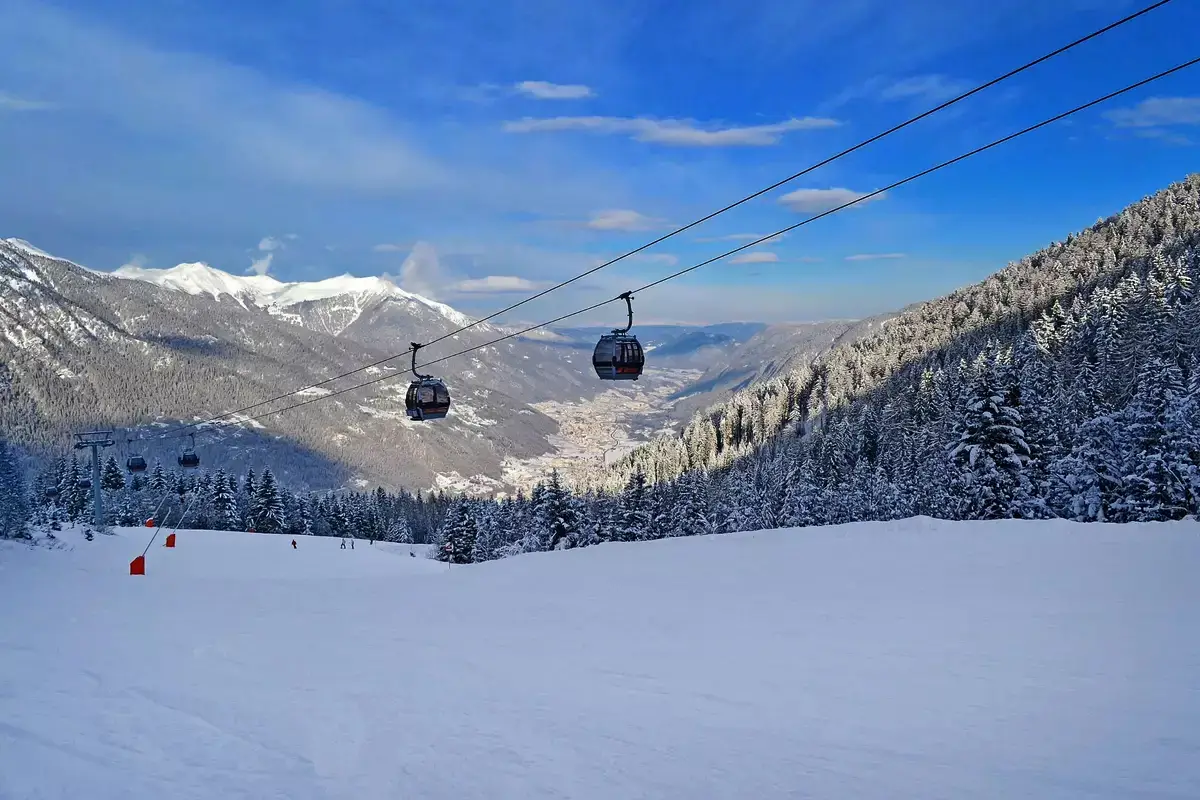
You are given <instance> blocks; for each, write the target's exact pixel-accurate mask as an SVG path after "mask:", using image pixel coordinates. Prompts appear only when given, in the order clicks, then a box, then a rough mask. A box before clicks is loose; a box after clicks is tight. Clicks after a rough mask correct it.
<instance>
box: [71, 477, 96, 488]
mask: <svg viewBox="0 0 1200 800" xmlns="http://www.w3.org/2000/svg"><path fill="white" fill-rule="evenodd" d="M75 485H76V486H78V487H79V488H80V489H83V490H84V491H87V490H88V489H90V488H92V482H91V480H90V479H88V478H83V479H82V480H80V481H79V482H78V483H76V484H75Z"/></svg>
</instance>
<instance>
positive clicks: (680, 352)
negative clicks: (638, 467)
mask: <svg viewBox="0 0 1200 800" xmlns="http://www.w3.org/2000/svg"><path fill="white" fill-rule="evenodd" d="M0 286H3V289H4V291H3V301H2V302H0V365H2V366H0V374H2V377H3V380H2V382H0V391H2V392H3V400H4V402H3V403H0V429H2V430H4V431H5V432H6V435H7V436H8V437H9V438H11V439H12V440H14V441H16V442H17V443H19V444H22V445H24V446H26V448H27V449H28V450H29V451H30V452H31V453H32V454H33V455H34V456H38V455H48V454H50V453H52V452H57V451H60V450H61V449H62V448H64V447H65V446H67V445H69V443H70V441H71V440H70V434H71V433H72V432H77V431H80V430H85V429H89V428H101V429H109V428H112V429H116V430H117V434H116V438H117V439H118V446H117V448H116V452H117V453H118V454H125V453H129V452H133V451H137V452H140V453H142V454H143V455H145V456H146V457H147V458H149V459H151V460H153V459H162V460H164V461H169V460H173V459H174V457H175V454H176V453H177V452H178V451H179V449H180V448H181V447H184V446H186V445H189V444H190V443H191V440H190V439H188V438H179V434H180V433H181V432H179V431H175V430H174V429H176V428H177V427H179V426H180V424H181V423H182V424H189V423H200V422H203V421H204V420H206V419H208V418H210V417H213V416H215V415H217V414H221V413H222V412H225V411H227V410H229V409H231V408H242V407H245V406H251V405H253V404H256V403H260V402H261V401H263V400H264V399H267V398H272V397H277V396H279V395H283V394H286V393H289V392H292V391H294V390H296V389H298V388H300V387H303V386H306V385H309V384H315V383H319V382H322V381H328V380H329V379H330V378H331V377H332V376H336V375H339V374H341V373H344V372H346V371H348V370H350V369H355V368H357V367H359V366H361V365H364V364H371V363H375V362H381V361H383V360H384V359H386V358H388V356H390V355H392V354H396V353H403V352H405V351H407V350H408V348H409V343H410V342H413V341H418V342H428V341H431V340H434V339H438V338H441V337H445V336H448V337H449V338H447V339H446V341H444V342H441V343H439V344H437V345H435V346H431V347H430V348H429V349H428V350H422V351H421V358H420V359H419V360H418V364H420V363H423V362H425V361H429V360H437V359H444V358H446V357H447V356H451V355H453V354H456V353H459V352H460V351H467V350H471V349H473V348H479V349H476V350H474V352H467V353H464V354H463V355H462V356H461V357H458V358H449V359H447V360H445V361H444V362H443V363H439V364H437V365H435V366H432V367H429V368H428V369H424V370H422V371H423V372H434V373H436V374H439V375H443V376H444V377H445V378H446V379H447V381H448V382H449V384H450V386H451V390H452V392H453V395H454V403H453V408H452V411H451V415H450V416H449V417H448V418H447V419H445V420H442V421H439V422H438V423H437V424H434V425H431V424H421V423H414V422H412V421H410V420H408V419H407V417H406V416H405V415H404V407H403V394H404V391H405V389H406V388H407V383H408V378H409V377H410V374H409V373H408V368H409V361H410V359H409V356H407V355H405V356H403V357H401V358H396V359H394V360H391V361H386V362H385V363H381V364H379V365H378V366H375V367H371V368H369V369H366V370H363V371H361V372H359V373H357V374H354V375H350V376H348V377H346V378H343V379H340V380H337V381H330V382H329V383H327V384H326V385H323V386H319V387H315V388H312V389H308V390H306V391H305V392H303V393H302V394H301V395H300V396H295V395H293V396H291V397H288V398H285V399H281V400H279V401H276V402H274V403H268V404H266V405H262V406H259V407H256V408H253V409H250V410H249V411H248V412H247V413H246V414H243V415H240V416H234V417H231V418H228V419H225V420H223V421H222V422H221V423H219V424H216V425H212V424H202V425H197V427H195V428H193V429H189V430H188V431H183V432H182V433H195V434H196V436H195V446H196V449H197V452H198V453H199V454H200V456H201V459H202V461H203V462H204V464H205V466H211V467H214V468H215V467H217V466H224V467H226V468H228V469H235V470H244V469H246V468H248V467H252V466H256V465H267V464H269V465H271V466H272V468H273V469H274V470H275V471H276V473H277V474H278V475H279V476H280V479H281V480H283V481H285V482H287V483H288V484H289V485H294V486H296V487H307V488H326V487H340V486H349V487H365V486H368V485H370V486H373V485H383V486H387V487H391V488H399V487H406V488H410V489H414V488H422V489H433V488H447V489H458V490H464V491H469V492H473V493H490V492H493V491H497V490H499V491H508V490H511V489H512V488H514V487H513V486H512V485H510V484H508V483H506V481H505V475H506V467H509V466H511V465H512V464H514V463H520V462H523V461H528V460H535V459H538V458H539V457H540V456H544V455H545V454H547V453H551V452H553V451H554V450H555V448H556V447H559V446H560V444H559V443H558V440H559V439H560V438H561V437H560V436H558V434H559V433H560V426H559V423H558V421H557V420H556V419H554V418H552V417H550V416H548V415H547V414H546V413H544V412H543V411H540V410H538V408H536V407H535V406H536V405H537V404H549V405H556V404H558V405H561V404H575V405H577V406H578V405H579V404H587V403H589V402H591V400H592V399H593V398H595V397H596V396H597V395H599V394H601V393H603V392H605V391H606V390H608V389H610V388H611V386H609V385H607V384H604V383H602V382H600V381H599V380H597V379H596V377H595V375H594V374H593V372H592V370H591V364H590V355H591V348H592V346H593V344H594V342H595V337H596V336H597V335H599V333H601V332H604V331H606V330H607V329H600V328H596V329H590V328H564V329H558V330H544V331H536V332H532V333H530V334H526V335H521V336H515V337H513V338H509V339H506V340H505V341H496V340H498V339H501V338H503V337H505V336H507V335H508V334H509V333H510V332H511V330H512V329H510V328H506V327H503V326H499V325H495V324H490V323H481V324H479V325H477V326H475V327H473V328H471V329H470V330H468V331H462V332H457V333H456V331H458V330H459V329H460V328H461V327H463V326H464V325H467V324H470V323H471V322H472V320H471V319H470V318H469V317H467V316H466V315H464V314H462V313H460V312H459V311H457V310H455V309H454V308H452V307H450V306H448V305H446V304H444V303H440V302H437V301H434V300H431V299H429V298H426V297H423V296H421V295H418V294H414V293H412V292H408V291H405V290H404V289H402V288H400V287H399V286H397V285H395V284H394V283H392V282H391V281H389V280H387V279H384V278H378V277H365V278H359V277H354V276H351V275H343V276H339V277H333V278H328V279H325V280H320V281H313V282H293V283H286V282H282V281H279V280H277V279H275V278H273V277H271V276H269V275H244V276H238V275H231V274H229V273H226V272H223V271H221V270H218V269H215V268H213V267H211V266H208V265H206V264H203V263H187V264H180V265H179V266H176V267H173V268H170V269H146V268H142V267H136V266H125V267H122V268H120V269H118V270H116V271H114V272H102V271H98V270H94V269H89V268H87V267H85V266H82V265H79V264H75V263H73V262H70V261H67V260H65V259H61V258H57V257H55V256H53V255H51V254H49V253H47V252H45V251H43V250H41V249H39V248H37V247H35V246H34V245H31V244H30V243H28V242H25V241H23V240H20V239H5V240H0ZM792 327H793V328H794V329H795V330H804V331H814V332H815V331H817V330H821V326H820V325H818V326H808V325H800V326H792ZM778 331H779V329H778V328H774V327H772V328H768V327H767V326H764V325H762V324H760V323H727V324H722V325H714V326H663V325H659V326H643V327H640V328H638V330H637V332H638V333H640V334H641V336H642V339H643V341H644V342H645V343H646V347H647V351H648V353H649V356H650V367H649V369H648V370H647V374H646V376H645V377H644V378H643V380H642V381H640V382H639V385H638V386H637V388H638V389H639V390H647V391H653V389H654V387H655V381H656V379H657V376H658V375H661V374H663V373H662V370H663V369H664V368H665V369H667V370H676V371H678V373H677V374H676V375H673V376H672V377H673V379H674V380H675V381H676V383H678V382H679V381H680V378H679V377H678V376H679V375H687V376H689V379H690V377H691V376H692V375H693V374H698V375H700V376H701V381H706V380H707V381H708V384H705V386H704V387H702V389H701V390H700V394H702V395H703V396H704V397H705V398H712V397H717V398H719V397H720V393H721V391H722V390H723V389H724V388H725V384H722V383H720V381H719V380H718V381H713V380H711V379H709V377H708V376H709V373H710V372H712V370H713V369H714V368H718V369H719V370H728V369H730V366H729V365H730V364H731V363H737V361H738V357H737V356H736V355H735V354H736V353H737V352H738V351H739V349H741V348H750V349H749V350H746V351H745V352H746V354H747V355H746V357H748V358H755V359H760V358H761V359H767V361H769V362H771V363H774V362H775V361H780V362H781V363H782V362H786V361H788V360H789V359H792V358H795V357H796V354H795V353H794V352H792V351H793V350H795V348H796V342H795V341H794V340H792V339H788V337H780V336H779V335H778ZM767 332H770V335H769V336H768V337H764V336H763V334H764V333H767ZM814 336H816V334H815V333H814ZM801 338H804V337H801ZM809 338H810V339H811V338H812V337H809ZM817 339H821V337H820V336H818V337H817ZM821 340H822V341H823V339H821ZM805 341H808V339H805ZM831 341H832V340H831ZM777 347H783V348H785V349H786V350H787V351H788V352H776V350H775V348H777ZM756 363H757V362H756ZM684 371H689V372H684ZM389 377H393V378H394V379H392V380H387V379H386V378H389ZM381 378H383V379H384V380H382V381H379V382H378V383H375V384H373V385H371V386H367V387H363V388H361V389H356V390H353V391H348V392H346V393H344V394H341V395H340V396H338V397H336V398H331V399H329V400H326V401H322V402H313V403H311V404H308V405H304V406H302V407H299V408H295V409H292V410H287V411H282V412H281V413H276V414H272V413H271V412H273V411H275V410H277V409H282V408H284V407H286V406H290V405H293V404H295V403H297V402H300V401H303V400H308V399H314V400H315V399H316V398H318V397H321V396H323V395H327V394H329V393H330V392H341V391H342V390H344V389H346V388H347V387H352V386H354V385H355V384H357V383H361V382H363V381H367V380H376V379H381ZM743 382H744V381H743ZM709 384H711V385H709ZM671 385H672V386H674V385H675V384H674V383H673V384H671ZM683 393H686V387H685V389H684V391H683ZM681 394H682V393H681ZM588 411H589V409H588V408H586V407H585V408H584V409H583V412H582V413H584V414H585V415H586V414H587V413H588ZM597 413H603V411H602V409H599V408H598V409H597ZM263 414H266V416H262V415H263ZM596 424H597V425H601V426H603V425H606V424H610V423H609V422H608V421H607V420H606V419H605V418H598V419H597V420H596ZM632 427H636V425H634V426H631V428H632ZM167 434H169V435H167ZM647 435H648V434H647ZM127 440H132V441H127Z"/></svg>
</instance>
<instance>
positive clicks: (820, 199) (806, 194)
mask: <svg viewBox="0 0 1200 800" xmlns="http://www.w3.org/2000/svg"><path fill="white" fill-rule="evenodd" d="M868 194H870V192H856V191H854V190H853V189H844V188H832V189H796V190H795V191H794V192H788V193H787V194H785V195H784V196H783V197H780V198H779V202H780V203H782V204H783V205H785V206H787V207H788V208H790V209H791V210H792V211H805V212H809V213H813V214H819V213H821V212H822V211H829V210H830V209H833V208H837V207H839V206H842V205H845V204H846V203H850V202H853V201H854V200H858V199H859V198H861V197H866V196H867V195H868ZM886 196H887V193H886V192H882V193H880V194H877V195H875V196H874V197H872V198H871V199H869V200H863V201H862V202H861V203H858V205H863V204H865V203H873V202H874V201H876V200H882V199H883V198H884V197H886Z"/></svg>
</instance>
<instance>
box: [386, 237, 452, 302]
mask: <svg viewBox="0 0 1200 800" xmlns="http://www.w3.org/2000/svg"><path fill="white" fill-rule="evenodd" d="M397 283H399V284H400V287H401V288H402V289H404V290H406V291H409V292H413V293H414V294H419V295H421V296H422V297H428V298H429V299H431V300H436V299H437V295H438V294H439V293H440V290H441V288H442V287H443V286H445V285H446V284H447V281H446V279H445V274H444V272H443V270H442V264H441V261H440V259H439V258H438V254H437V250H436V249H435V248H434V246H433V245H431V244H429V243H428V242H417V243H416V244H415V245H413V248H412V252H410V253H409V254H408V258H406V259H404V264H402V265H401V267H400V277H399V280H398V281H397Z"/></svg>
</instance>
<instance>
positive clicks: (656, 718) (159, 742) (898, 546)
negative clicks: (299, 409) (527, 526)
mask: <svg viewBox="0 0 1200 800" xmlns="http://www.w3.org/2000/svg"><path fill="white" fill-rule="evenodd" d="M1198 528H1200V526H1197V525H1195V524H1194V523H1177V524H1160V525H1125V526H1102V525H1091V526H1083V525H1074V524H1065V523H1056V522H1013V521H1006V522H995V523H946V522H937V521H933V520H928V519H917V520H908V521H904V522H899V523H887V524H883V523H879V524H861V525H854V526H846V527H840V528H813V529H805V530H795V531H769V532H758V533H750V534H733V535H727V536H717V537H698V538H689V539H677V540H661V541H656V542H649V543H631V544H606V545H601V546H599V547H592V548H587V549H584V550H572V551H565V552H553V553H541V554H536V555H527V556H520V557H517V558H511V559H506V560H503V561H499V562H490V563H487V564H482V565H472V566H465V567H454V568H451V569H447V568H446V566H445V565H440V564H436V563H433V562H428V561H422V560H421V559H417V558H410V557H409V556H408V555H407V551H406V550H405V549H401V548H394V547H393V548H384V547H381V546H380V545H376V546H375V547H374V548H372V547H370V546H369V545H366V544H364V543H363V542H358V543H356V549H355V550H346V551H341V550H339V549H338V540H336V539H328V540H320V539H310V538H301V539H300V540H299V545H300V549H299V550H295V551H293V550H292V549H291V547H290V544H289V541H290V540H289V539H287V538H285V537H273V536H265V535H261V534H228V533H227V534H219V533H211V532H189V531H184V532H181V533H180V536H179V547H178V548H176V549H175V550H170V551H169V550H165V549H162V548H158V547H155V548H153V549H152V550H151V552H150V555H149V557H148V562H147V575H146V576H145V577H130V576H129V575H128V574H126V573H127V564H128V561H129V559H130V558H132V557H133V556H135V555H137V553H139V552H141V549H142V547H143V546H144V542H145V531H129V532H122V534H121V535H119V536H116V537H113V538H104V537H101V538H98V539H97V540H96V541H94V542H90V543H88V542H82V541H78V540H76V541H75V545H74V546H75V549H74V550H72V551H70V552H63V551H48V550H28V549H25V548H22V547H19V546H16V545H13V544H11V543H9V544H7V546H5V543H2V542H0V603H3V606H4V607H5V608H6V609H8V612H6V613H4V614H2V615H0V654H2V655H0V797H14V798H16V797H20V798H24V797H54V798H57V797H64V798H65V797H88V798H94V799H95V800H102V799H104V798H122V800H140V799H141V798H154V799H155V800H157V799H158V798H163V797H170V798H173V800H174V799H178V800H185V799H186V798H221V799H222V800H231V799H232V798H255V799H256V800H257V799H258V798H267V797H278V798H289V800H307V799H308V798H314V799H315V798H322V799H324V800H327V799H329V798H348V799H349V798H354V799H355V800H367V799H369V798H400V797H403V798H407V797H420V798H430V799H433V800H436V799H437V798H447V799H450V798H453V800H472V799H474V798H550V797H554V798H586V799H588V800H593V799H594V800H612V799H613V798H634V797H639V798H651V797H653V798H662V799H664V800H665V799H667V798H670V799H676V798H677V799H678V800H696V799H697V798H756V799H757V800H773V799H774V798H785V797H786V798H795V797H813V798H837V799H839V800H840V799H841V798H887V799H888V800H907V799H909V798H911V799H912V800H917V799H918V798H919V800H930V799H931V798H947V799H948V798H954V799H955V800H958V798H973V799H978V798H985V799H986V798H997V799H999V798H1004V800H1010V799H1011V798H1018V797H1020V798H1038V799H1039V800H1065V799H1066V798H1130V797H1139V798H1164V800H1165V798H1172V800H1175V799H1178V798H1193V797H1200V758H1197V757H1196V756H1197V753H1198V752H1200V693H1198V692H1197V691H1196V676H1197V675H1198V674H1200V637H1197V636H1196V635H1195V621H1194V610H1195V608H1196V607H1197V605H1198V604H1200V581H1197V580H1196V575H1197V574H1200V530H1198Z"/></svg>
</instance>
